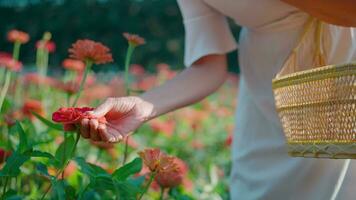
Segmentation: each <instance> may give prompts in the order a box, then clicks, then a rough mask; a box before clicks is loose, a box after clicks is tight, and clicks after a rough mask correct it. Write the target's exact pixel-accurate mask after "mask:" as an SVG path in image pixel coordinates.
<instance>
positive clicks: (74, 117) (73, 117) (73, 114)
mask: <svg viewBox="0 0 356 200" xmlns="http://www.w3.org/2000/svg"><path fill="white" fill-rule="evenodd" d="M92 110H94V108H89V107H82V108H73V107H69V108H59V109H58V110H57V111H56V112H54V113H53V114H52V120H53V121H55V122H59V123H62V124H63V128H64V130H65V131H73V130H75V125H76V124H77V123H79V122H80V121H81V120H82V119H83V118H88V119H91V118H93V117H92V116H90V115H89V114H88V113H87V112H88V111H92ZM98 120H99V122H101V123H105V122H106V119H105V117H102V118H99V119H98Z"/></svg>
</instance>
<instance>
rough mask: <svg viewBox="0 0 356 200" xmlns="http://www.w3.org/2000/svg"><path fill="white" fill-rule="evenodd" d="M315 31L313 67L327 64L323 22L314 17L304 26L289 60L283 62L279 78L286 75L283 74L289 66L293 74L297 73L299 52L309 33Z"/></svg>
mask: <svg viewBox="0 0 356 200" xmlns="http://www.w3.org/2000/svg"><path fill="white" fill-rule="evenodd" d="M314 24H316V27H315V26H313V25H314ZM313 30H314V32H315V35H314V38H315V40H314V45H315V51H314V52H313V53H314V55H313V56H314V57H313V63H312V66H314V67H319V66H323V65H325V64H326V58H325V54H324V51H323V22H322V21H320V20H318V19H316V18H314V17H310V18H309V19H308V20H307V22H306V23H305V25H304V29H303V32H302V34H301V35H300V37H299V39H298V41H297V45H296V46H295V47H294V48H293V49H292V51H291V53H290V54H289V56H288V57H287V59H286V60H285V61H284V62H283V65H282V69H281V70H280V71H279V73H278V74H277V77H279V76H281V75H284V74H283V72H285V71H286V70H287V68H288V67H289V66H292V67H293V68H292V72H296V71H297V66H298V51H299V49H300V48H301V46H302V45H303V42H305V39H306V38H307V36H308V33H309V32H310V31H313ZM312 49H313V48H312Z"/></svg>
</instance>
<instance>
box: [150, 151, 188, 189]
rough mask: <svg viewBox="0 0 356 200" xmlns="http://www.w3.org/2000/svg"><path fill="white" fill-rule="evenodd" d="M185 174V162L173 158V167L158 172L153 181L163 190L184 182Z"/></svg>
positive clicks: (186, 170) (186, 168) (186, 169)
mask: <svg viewBox="0 0 356 200" xmlns="http://www.w3.org/2000/svg"><path fill="white" fill-rule="evenodd" d="M187 173H188V166H187V165H186V164H185V162H184V161H183V160H181V159H179V158H177V157H173V165H171V167H170V168H167V169H165V170H162V171H160V172H159V173H158V174H157V175H156V177H155V181H156V182H157V183H158V185H160V186H161V187H163V188H173V187H177V186H178V185H180V184H182V183H183V182H184V180H185V179H186V178H185V176H186V175H187Z"/></svg>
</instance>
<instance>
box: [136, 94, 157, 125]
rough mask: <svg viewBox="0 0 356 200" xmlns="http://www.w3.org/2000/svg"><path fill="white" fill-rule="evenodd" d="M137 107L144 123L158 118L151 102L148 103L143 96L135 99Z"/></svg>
mask: <svg viewBox="0 0 356 200" xmlns="http://www.w3.org/2000/svg"><path fill="white" fill-rule="evenodd" d="M137 99H138V102H137V106H138V109H139V110H140V113H141V114H142V121H143V122H146V121H149V120H151V119H153V118H155V117H157V116H158V114H157V111H156V110H155V106H154V104H153V102H150V101H149V100H148V99H147V98H146V97H145V96H144V95H142V96H138V97H137Z"/></svg>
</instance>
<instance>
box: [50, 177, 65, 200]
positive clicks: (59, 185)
mask: <svg viewBox="0 0 356 200" xmlns="http://www.w3.org/2000/svg"><path fill="white" fill-rule="evenodd" d="M52 187H53V195H54V199H58V200H65V199H66V192H65V184H64V181H63V180H56V179H52Z"/></svg>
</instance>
